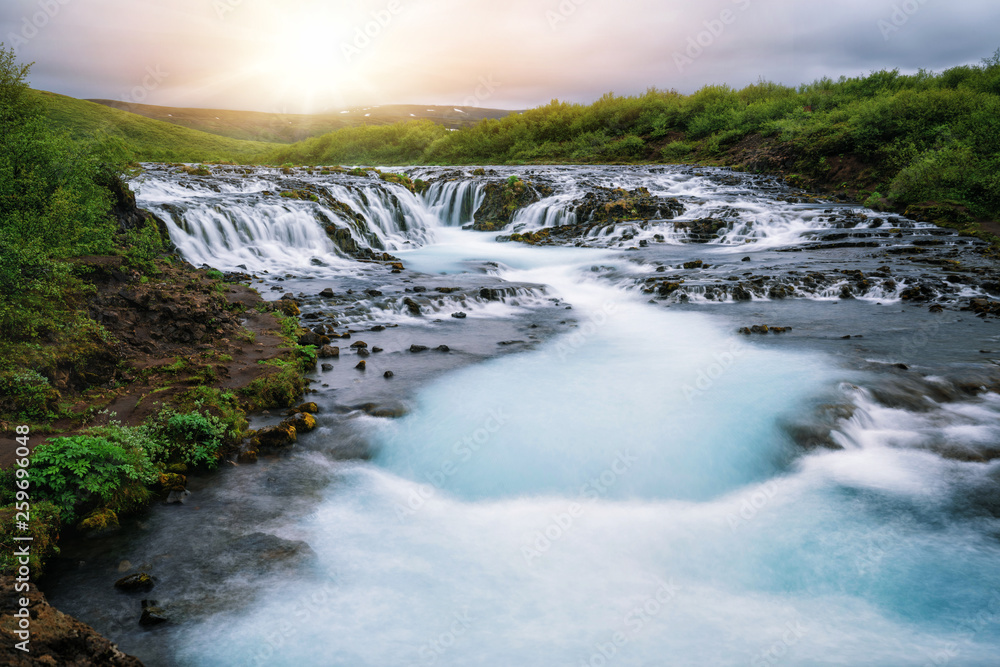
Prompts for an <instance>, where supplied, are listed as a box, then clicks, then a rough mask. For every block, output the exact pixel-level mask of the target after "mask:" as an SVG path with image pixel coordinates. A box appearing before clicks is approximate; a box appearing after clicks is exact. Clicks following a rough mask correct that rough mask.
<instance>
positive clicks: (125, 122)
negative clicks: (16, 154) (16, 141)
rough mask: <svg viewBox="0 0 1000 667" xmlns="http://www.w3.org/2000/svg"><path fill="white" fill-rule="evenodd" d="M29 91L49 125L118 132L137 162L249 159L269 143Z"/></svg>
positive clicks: (79, 132)
mask: <svg viewBox="0 0 1000 667" xmlns="http://www.w3.org/2000/svg"><path fill="white" fill-rule="evenodd" d="M32 92H33V93H34V95H35V96H37V98H38V100H39V101H40V102H41V104H42V106H43V108H44V111H45V115H46V117H47V118H48V122H49V125H50V126H51V127H52V128H54V129H56V130H65V131H66V132H68V133H69V134H70V136H71V137H73V138H74V139H87V138H90V137H93V136H95V135H99V134H102V133H103V134H106V135H109V136H113V137H119V138H121V139H122V140H124V141H125V142H126V143H127V144H128V146H129V148H130V149H132V151H133V152H134V153H135V157H136V159H137V160H139V161H143V162H211V161H216V160H229V161H232V162H249V161H253V160H252V158H254V157H256V156H257V155H260V154H261V153H263V152H264V151H266V150H267V149H269V148H270V146H271V145H270V144H268V143H264V142H258V141H241V140H238V139H230V138H228V137H223V136H219V135H216V134H209V133H207V132H201V131H198V130H192V129H189V128H186V127H180V126H178V125H172V124H170V123H165V122H162V121H158V120H153V119H150V118H146V117H144V116H139V115H136V114H133V113H128V112H126V111H120V110H118V109H113V108H111V107H107V106H104V105H102V104H95V103H93V102H86V101H84V100H78V99H74V98H72V97H66V96H64V95H56V94H55V93H48V92H44V91H32Z"/></svg>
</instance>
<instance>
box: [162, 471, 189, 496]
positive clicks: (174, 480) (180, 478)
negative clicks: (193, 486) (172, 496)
mask: <svg viewBox="0 0 1000 667" xmlns="http://www.w3.org/2000/svg"><path fill="white" fill-rule="evenodd" d="M159 484H160V488H161V489H162V490H163V491H166V492H168V493H169V492H170V491H183V490H184V488H185V487H186V486H187V478H186V477H184V475H178V474H176V473H164V474H162V475H160V479H159Z"/></svg>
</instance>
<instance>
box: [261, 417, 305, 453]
mask: <svg viewBox="0 0 1000 667" xmlns="http://www.w3.org/2000/svg"><path fill="white" fill-rule="evenodd" d="M256 437H257V440H258V441H259V442H260V444H261V445H262V446H264V447H288V446H290V445H293V444H295V441H296V440H298V433H297V432H296V431H295V427H294V426H292V425H291V424H286V423H281V424H278V425H277V426H265V427H264V428H262V429H260V430H259V431H257V436H256Z"/></svg>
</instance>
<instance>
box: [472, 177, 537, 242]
mask: <svg viewBox="0 0 1000 667" xmlns="http://www.w3.org/2000/svg"><path fill="white" fill-rule="evenodd" d="M551 194H552V188H550V187H548V186H547V185H538V184H534V183H526V182H524V181H522V180H521V179H520V178H517V177H513V176H512V177H511V178H510V179H508V180H507V181H504V182H502V183H497V182H494V183H487V184H486V187H485V194H484V199H483V203H482V204H481V205H480V206H479V209H477V210H476V213H475V215H474V216H473V219H474V220H475V222H474V223H473V225H472V228H473V229H475V230H477V231H481V232H495V231H499V230H501V229H503V228H504V227H506V226H507V225H509V224H510V223H511V221H512V220H513V219H514V214H516V213H517V212H518V211H519V210H521V209H522V208H524V207H525V206H528V205H530V204H534V203H535V202H537V201H539V200H541V199H542V197H548V196H549V195H551Z"/></svg>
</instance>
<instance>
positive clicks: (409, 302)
mask: <svg viewBox="0 0 1000 667" xmlns="http://www.w3.org/2000/svg"><path fill="white" fill-rule="evenodd" d="M403 305H404V306H406V310H407V311H409V313H410V314H411V315H420V314H421V313H422V312H423V311H422V310H421V308H420V304H419V303H417V302H416V301H414V300H413V299H411V298H410V297H406V298H405V299H403Z"/></svg>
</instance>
